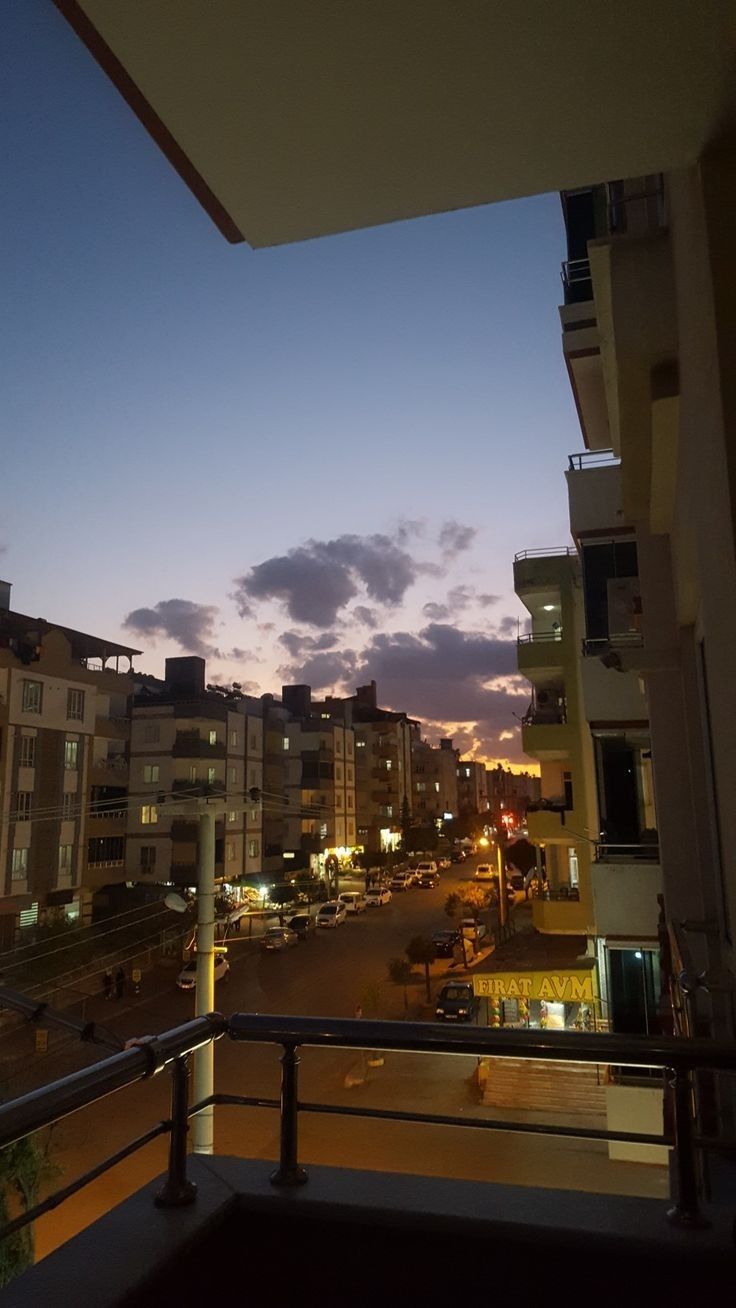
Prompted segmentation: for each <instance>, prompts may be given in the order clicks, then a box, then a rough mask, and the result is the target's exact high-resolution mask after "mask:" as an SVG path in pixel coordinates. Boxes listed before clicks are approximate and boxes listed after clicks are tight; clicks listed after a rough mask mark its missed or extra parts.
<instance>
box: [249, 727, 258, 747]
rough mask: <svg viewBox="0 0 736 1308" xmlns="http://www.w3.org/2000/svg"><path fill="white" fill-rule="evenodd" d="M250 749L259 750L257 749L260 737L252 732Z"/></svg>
mask: <svg viewBox="0 0 736 1308" xmlns="http://www.w3.org/2000/svg"><path fill="white" fill-rule="evenodd" d="M250 747H251V749H257V748H258V737H257V735H256V733H255V731H252V732H251V735H250Z"/></svg>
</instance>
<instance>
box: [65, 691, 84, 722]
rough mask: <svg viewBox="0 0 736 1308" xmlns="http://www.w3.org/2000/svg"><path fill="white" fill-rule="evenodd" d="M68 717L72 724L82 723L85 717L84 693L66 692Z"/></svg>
mask: <svg viewBox="0 0 736 1308" xmlns="http://www.w3.org/2000/svg"><path fill="white" fill-rule="evenodd" d="M66 716H67V718H68V719H69V721H70V722H81V721H82V718H83V717H84V691H83V690H68V691H67V692H66Z"/></svg>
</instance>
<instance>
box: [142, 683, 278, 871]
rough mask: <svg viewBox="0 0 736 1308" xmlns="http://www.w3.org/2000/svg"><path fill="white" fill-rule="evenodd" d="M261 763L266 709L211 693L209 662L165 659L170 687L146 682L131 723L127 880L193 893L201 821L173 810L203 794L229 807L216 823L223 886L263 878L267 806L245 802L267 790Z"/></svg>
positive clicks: (239, 698)
mask: <svg viewBox="0 0 736 1308" xmlns="http://www.w3.org/2000/svg"><path fill="white" fill-rule="evenodd" d="M263 757H264V753H263V720H262V717H261V704H260V701H259V700H253V699H252V698H250V697H246V696H242V695H240V694H238V693H237V692H234V693H233V692H229V693H228V694H223V693H222V692H220V691H217V690H215V689H212V688H207V687H206V686H205V662H204V659H201V658H196V657H187V658H171V659H167V660H166V671H165V675H164V678H163V680H157V679H156V678H153V677H146V678H143V679H140V680H139V681H138V683H137V685H136V694H135V698H134V703H133V710H132V723H131V745H130V800H131V802H130V807H129V812H128V837H127V848H126V875H127V879H128V880H131V881H148V882H150V883H158V882H173V883H174V884H176V885H180V886H195V885H196V882H197V847H198V828H197V819H196V816H192V817H189V816H185V815H180V814H177V815H172V814H170V813H167V811H166V804H167V802H170V801H174V800H176V799H177V798H181V799H186V798H188V797H189V798H197V797H201V796H205V795H211V796H215V797H216V796H222V797H223V798H225V797H226V796H227V798H228V801H231V802H232V808H228V810H227V811H226V813H225V814H224V816H223V817H221V818H218V820H217V823H216V832H215V874H216V876H217V878H218V879H219V880H221V881H222V882H229V881H233V880H235V879H236V878H237V877H240V876H242V875H244V874H246V873H259V872H261V871H262V866H263V832H262V807H261V803H260V802H254V803H249V802H248V792H249V791H250V790H251V789H253V788H255V789H256V790H258V791H259V792H260V790H261V789H262V785H263Z"/></svg>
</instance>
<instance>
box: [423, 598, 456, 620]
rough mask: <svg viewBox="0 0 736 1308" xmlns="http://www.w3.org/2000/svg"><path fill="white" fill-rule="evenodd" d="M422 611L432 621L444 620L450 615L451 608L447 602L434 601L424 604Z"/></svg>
mask: <svg viewBox="0 0 736 1308" xmlns="http://www.w3.org/2000/svg"><path fill="white" fill-rule="evenodd" d="M422 613H423V614H424V616H425V618H429V620H430V622H443V621H444V619H445V618H449V616H450V610H449V609H448V607H447V605H446V604H435V603H434V602H433V601H430V602H429V604H423V605H422Z"/></svg>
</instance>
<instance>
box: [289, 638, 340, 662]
mask: <svg viewBox="0 0 736 1308" xmlns="http://www.w3.org/2000/svg"><path fill="white" fill-rule="evenodd" d="M339 639H340V637H339V635H338V633H337V632H336V631H325V632H323V633H322V635H321V636H306V635H305V634H304V632H302V631H282V633H281V635H280V636H279V641H280V643H281V644H282V645H283V646H284V648H285V649H286V650H288V652H289V654H290V655H291V657H292V658H293V659H296V658H300V657H301V656H302V655H303V654H306V653H311V652H316V651H318V650H326V649H332V647H333V645H337V643H338V641H339Z"/></svg>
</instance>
